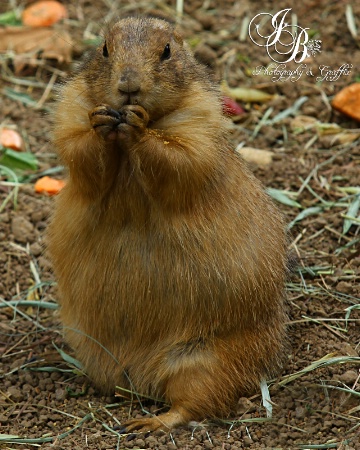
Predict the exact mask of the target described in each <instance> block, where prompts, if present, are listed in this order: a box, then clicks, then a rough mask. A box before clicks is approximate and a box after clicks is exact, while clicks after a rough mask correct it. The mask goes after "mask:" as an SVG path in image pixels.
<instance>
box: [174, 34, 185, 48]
mask: <svg viewBox="0 0 360 450" xmlns="http://www.w3.org/2000/svg"><path fill="white" fill-rule="evenodd" d="M174 39H175V41H176V42H177V43H178V44H179V45H183V44H184V41H183V38H182V36H181V34H180V33H179V32H178V31H177V30H174Z"/></svg>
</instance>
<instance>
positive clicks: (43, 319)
mask: <svg viewBox="0 0 360 450" xmlns="http://www.w3.org/2000/svg"><path fill="white" fill-rule="evenodd" d="M25 3H26V2H25ZM64 3H65V2H64ZM184 3H185V14H184V18H183V21H182V22H181V23H180V26H179V28H180V29H181V31H182V33H183V35H184V36H185V38H186V40H187V41H188V42H189V43H190V45H191V46H193V48H194V49H195V52H196V54H197V56H198V58H199V59H200V60H201V61H202V62H204V63H206V64H207V65H208V66H209V67H210V68H211V70H212V71H213V73H214V76H215V78H216V79H217V80H220V79H223V78H225V79H226V80H227V82H228V84H229V86H231V87H237V86H242V87H252V88H261V89H263V90H264V91H265V92H268V93H271V94H276V95H275V96H274V97H273V98H272V99H271V100H270V101H268V102H266V103H263V104H262V103H246V102H243V103H242V106H243V108H244V109H245V111H246V112H245V114H244V115H242V116H241V117H240V118H239V119H238V120H235V121H234V126H233V129H232V131H231V136H230V139H231V141H232V143H233V145H234V147H236V146H238V145H239V144H240V143H242V144H243V145H244V146H246V147H254V148H258V149H263V150H271V151H272V152H273V160H272V162H271V164H269V165H266V166H257V165H255V164H254V165H252V169H253V170H254V172H255V174H256V176H257V177H258V178H260V179H261V180H262V182H263V183H264V185H265V187H267V188H270V187H271V188H275V189H279V190H284V191H291V192H294V193H297V194H298V195H297V197H296V201H297V202H299V203H300V204H301V205H302V207H303V208H304V209H307V208H310V207H314V206H318V207H319V206H322V208H321V210H318V212H317V214H314V215H311V216H308V217H305V218H304V219H303V220H301V221H297V222H296V223H295V225H294V226H292V227H291V229H290V235H291V242H292V243H291V248H292V249H293V252H294V254H297V255H298V257H299V267H298V268H297V269H296V270H294V274H293V275H292V277H291V279H290V280H289V282H288V289H287V292H288V314H289V329H288V336H289V342H290V344H291V345H290V351H289V353H288V363H287V365H286V367H284V369H283V372H282V373H281V374H280V376H279V379H278V380H273V382H272V383H271V384H270V394H271V400H272V402H273V417H272V419H271V420H270V419H267V417H266V411H265V409H264V407H263V406H262V403H261V395H260V392H259V393H256V394H255V395H254V396H253V397H251V398H249V399H245V398H242V399H240V400H239V405H238V414H237V416H236V417H232V418H231V419H234V421H230V420H229V421H225V422H216V423H215V422H210V421H207V422H204V423H199V424H191V425H192V426H189V427H182V428H179V429H176V430H172V431H171V433H170V432H156V433H153V434H141V433H140V434H136V433H132V434H125V435H121V434H118V431H119V430H120V429H121V422H122V421H123V420H125V419H126V418H127V417H129V416H130V417H135V416H137V415H138V414H144V412H143V411H142V407H143V408H144V409H146V410H149V411H150V412H152V413H153V412H157V411H159V410H160V409H163V408H165V407H166V406H164V405H163V404H154V403H153V402H151V401H144V403H143V404H142V405H140V404H139V403H138V402H137V401H136V400H134V401H133V402H129V401H125V400H123V399H122V398H121V395H120V392H118V393H117V394H116V396H114V397H110V398H105V397H102V396H101V395H100V394H99V393H98V392H97V391H96V389H95V388H94V387H93V386H92V385H91V382H90V381H89V380H88V379H87V378H86V376H85V375H84V374H81V373H80V371H79V370H78V369H76V368H75V367H74V365H73V364H72V360H71V359H69V357H68V356H67V355H70V356H71V355H72V353H71V349H69V348H68V347H67V346H66V344H65V343H64V341H63V338H62V333H61V326H60V323H59V321H58V313H57V311H56V310H55V309H49V308H47V307H45V308H44V307H39V306H38V304H39V301H40V300H41V301H42V302H50V303H51V302H52V304H54V303H55V302H56V298H57V293H56V284H55V282H54V277H53V275H52V272H51V262H50V261H49V260H48V258H47V256H46V253H44V232H45V229H46V225H47V221H48V217H49V214H50V213H51V211H52V209H53V202H54V198H53V197H47V196H44V195H39V194H35V192H34V181H35V179H36V178H37V177H39V176H40V175H41V174H42V173H43V172H44V171H45V170H47V169H51V168H53V169H54V171H55V174H56V176H58V177H64V176H65V174H64V173H63V172H62V169H61V167H59V162H58V161H57V160H56V156H55V155H54V149H53V148H52V145H51V141H50V130H51V107H52V102H53V100H54V97H55V93H54V90H52V91H51V92H50V94H49V96H48V97H47V99H46V102H45V103H44V107H45V111H44V109H36V108H33V107H32V106H29V105H27V106H26V105H24V104H23V103H21V102H20V101H18V100H13V99H11V98H9V96H8V95H5V93H3V95H2V99H1V110H0V123H3V122H4V121H6V123H7V124H15V125H16V126H17V129H18V130H19V131H20V132H21V133H22V135H23V136H24V138H25V141H26V145H27V148H28V149H30V151H31V152H32V153H34V154H35V155H36V157H37V158H38V160H39V163H40V168H39V170H38V171H35V172H34V171H31V172H30V171H29V172H28V173H27V175H28V178H27V181H26V182H25V183H24V184H21V186H20V187H19V188H18V193H17V201H16V202H14V198H13V197H12V198H11V199H10V201H8V202H7V203H6V204H5V200H6V199H7V197H8V195H9V194H10V193H14V187H13V186H11V185H9V183H6V180H5V176H3V175H4V174H3V173H0V175H1V177H2V178H0V207H1V213H0V306H6V307H1V308H0V319H1V321H0V354H1V365H0V386H1V387H0V433H2V434H8V435H14V436H17V437H18V439H24V441H23V442H24V443H21V441H19V440H16V439H14V438H9V437H8V438H7V439H5V440H4V439H3V440H1V439H2V437H1V434H0V448H4V449H10V448H14V449H15V448H16V449H17V448H21V449H28V448H34V446H36V447H41V448H44V449H45V448H49V449H50V448H51V449H54V450H56V449H84V448H89V449H115V448H116V449H126V448H134V449H143V448H144V449H145V448H153V449H159V450H165V449H169V450H172V449H196V450H200V449H203V448H204V449H212V448H214V449H224V450H235V449H240V448H250V449H258V448H265V449H275V448H276V449H293V448H304V449H306V448H337V449H342V450H345V449H347V450H351V449H360V406H359V396H360V382H359V375H360V371H359V367H360V360H359V352H360V322H359V321H360V309H359V308H358V309H356V305H357V306H358V307H359V304H360V300H359V298H360V283H359V281H360V250H359V237H360V236H359V230H360V227H359V225H356V224H355V223H354V224H352V226H351V228H350V229H349V230H348V231H347V233H346V234H344V233H343V224H344V218H343V215H344V214H345V215H346V214H347V210H348V206H349V204H350V201H351V200H352V198H351V197H349V199H348V200H347V199H346V197H347V196H350V195H351V194H352V193H354V192H355V191H351V189H350V188H355V187H357V188H358V189H359V186H360V170H359V162H360V150H359V140H356V139H355V140H353V142H347V143H346V142H344V141H341V139H343V137H344V136H343V135H341V134H339V129H337V130H335V129H334V126H336V125H338V126H340V127H341V128H342V129H345V130H356V129H358V128H360V127H359V123H357V122H355V121H353V120H352V119H349V118H347V117H346V116H344V115H342V114H340V113H338V112H336V111H334V110H333V109H332V108H331V106H330V103H329V102H330V101H331V99H332V97H333V95H334V94H335V93H337V92H338V91H339V90H340V89H341V88H343V87H344V86H346V85H348V84H350V83H352V82H355V81H357V79H358V78H357V77H359V67H360V46H359V42H360V40H359V39H360V38H359V35H358V36H357V38H356V37H352V35H351V33H350V31H349V28H348V25H347V20H346V16H345V10H346V7H347V6H348V4H350V2H348V1H345V0H344V1H327V0H305V1H303V2H294V1H290V2H285V1H282V0H281V1H278V2H271V1H267V0H261V1H259V0H256V1H252V2H250V1H246V0H243V1H241V2H240V1H230V0H222V1H221V2H215V1H213V0H206V1H203V0H199V1H197V0H188V1H185V2H184ZM66 4H67V7H68V9H69V20H67V21H66V22H65V24H63V25H61V26H62V27H63V28H66V29H67V30H68V31H69V33H70V35H71V36H72V37H73V39H74V43H75V44H74V58H75V61H77V60H78V59H79V56H80V53H82V52H84V51H85V50H86V46H85V44H84V39H88V38H89V33H93V35H94V36H95V35H97V34H98V33H100V32H101V27H102V24H104V18H107V19H109V18H111V15H112V14H114V11H115V12H116V14H119V15H124V14H126V13H128V12H129V11H130V12H136V13H143V12H151V13H156V14H157V15H167V16H169V15H170V16H171V15H172V16H173V17H175V15H174V9H175V1H169V2H167V3H162V2H160V1H157V2H155V3H152V4H150V3H148V4H146V3H140V4H138V6H136V5H135V4H134V2H133V1H131V0H126V1H122V2H121V7H120V6H119V4H120V2H118V3H116V2H112V1H110V2H103V3H98V4H97V5H96V6H94V4H93V2H88V1H86V0H78V1H76V2H67V3H66ZM11 5H12V2H10V1H9V2H6V1H4V2H2V3H1V5H0V13H3V12H5V11H7V10H10V9H11ZM105 5H107V6H105ZM111 5H112V6H113V9H112V10H111V9H109V8H110V6H111ZM284 8H292V13H296V15H297V21H298V24H299V25H301V26H302V27H304V28H305V27H307V28H309V35H310V34H311V36H313V39H319V40H321V52H317V53H316V54H315V56H313V57H311V58H307V59H306V61H305V63H306V65H307V69H309V68H310V69H311V73H310V72H307V73H304V74H303V75H302V76H301V77H299V78H298V79H294V78H293V79H292V80H291V79H288V80H280V79H277V80H275V81H274V80H273V79H272V78H271V76H268V75H266V74H264V73H261V74H258V75H256V74H254V70H255V68H256V67H258V66H267V65H268V64H269V63H270V62H271V61H270V58H269V56H268V55H267V53H266V49H265V48H264V47H259V46H256V45H255V44H254V43H253V42H251V40H250V38H249V35H248V34H247V33H245V38H244V40H241V39H239V36H240V34H241V33H240V32H241V27H242V24H243V20H244V18H245V17H248V18H249V19H251V18H253V17H254V16H255V15H256V14H259V13H262V12H263V13H264V12H269V13H272V14H274V13H276V12H278V11H280V10H282V9H284ZM352 9H353V15H354V17H355V23H356V25H357V28H358V29H360V3H359V2H352ZM286 20H287V21H290V20H291V18H290V16H288V17H287V19H286ZM90 37H93V36H92V35H91V36H90ZM1 61H2V81H1V83H2V88H11V89H14V90H16V91H17V92H21V93H26V94H28V95H30V96H31V97H32V98H33V99H35V100H36V101H38V100H39V99H40V98H41V96H42V94H43V92H44V88H43V87H42V88H38V87H36V86H35V87H31V86H25V85H24V84H16V83H15V81H14V78H9V74H11V71H12V69H13V66H12V63H11V61H9V60H8V59H6V58H3V59H1ZM344 64H345V65H346V64H347V65H352V67H351V68H349V72H350V73H349V74H348V75H346V74H344V73H343V74H341V75H340V76H338V77H337V76H336V74H333V79H332V80H331V79H330V75H329V73H328V75H327V76H326V77H325V78H324V76H325V70H326V69H323V72H322V73H321V71H320V69H319V68H320V66H327V67H328V68H329V69H332V70H336V69H338V68H339V67H341V66H342V65H344ZM296 66H297V65H296V64H295V63H289V64H288V67H293V68H294V67H296ZM55 68H56V69H57V72H56V74H57V80H56V81H57V82H61V81H62V80H63V75H64V76H66V73H67V72H68V71H69V69H70V67H69V66H66V65H60V64H59V63H58V62H56V61H47V62H46V64H45V65H38V66H37V67H36V68H35V69H34V68H31V67H28V66H27V67H25V68H24V69H23V71H22V73H21V74H20V75H18V76H17V80H20V81H24V80H25V81H26V80H32V81H34V80H35V81H38V82H40V81H41V82H43V83H45V86H46V83H48V81H49V79H50V77H51V75H52V74H53V73H54V70H51V69H55ZM319 76H320V78H322V79H321V80H319V79H317V77H319ZM3 92H4V91H3ZM305 96H306V97H307V99H306V101H305V102H304V103H303V104H302V105H301V106H300V107H299V108H298V110H295V111H293V114H290V115H285V117H283V118H280V119H279V120H277V121H273V122H272V123H271V122H270V121H269V120H268V122H266V117H268V119H269V117H270V119H273V118H274V117H276V115H277V114H278V113H280V112H284V111H286V110H287V109H288V108H290V107H293V106H294V105H296V101H297V100H299V99H301V98H303V97H305ZM269 108H272V110H271V111H270V112H271V114H270V112H269ZM268 114H270V116H269V115H268ZM299 115H305V116H307V117H310V118H313V119H316V120H317V121H318V122H319V123H321V124H329V123H331V124H333V125H332V127H330V128H329V127H325V125H323V126H318V127H312V128H309V129H305V130H300V128H299V127H298V126H296V125H295V123H294V116H296V117H297V118H298V119H299ZM329 129H330V130H332V131H333V132H334V133H333V134H331V133H330V132H328V133H326V132H324V130H328V131H329ZM321 131H322V132H321ZM340 131H341V130H340ZM344 189H345V190H344ZM344 199H345V200H344ZM279 207H280V209H281V210H282V212H283V214H284V215H285V218H286V221H287V222H288V223H291V221H293V220H294V218H295V217H296V216H297V214H298V213H299V212H300V209H298V208H296V207H294V206H289V205H284V204H283V203H279ZM259 214H261V211H259ZM14 300H23V301H24V303H25V305H24V304H22V305H21V306H18V307H16V308H15V307H11V306H9V305H5V304H4V302H6V301H14ZM31 301H35V303H30V302H31ZM26 302H29V303H26ZM349 307H353V308H351V310H350V315H349V317H348V318H349V320H347V321H346V320H345V318H346V308H349ZM62 352H65V353H62ZM325 357H328V358H332V359H330V360H329V362H330V364H329V365H326V364H322V365H321V367H317V368H313V370H308V371H306V372H305V373H304V374H303V375H302V376H300V377H297V378H295V379H293V378H291V377H290V378H289V375H292V374H294V373H296V372H298V371H301V370H303V369H305V368H308V367H309V366H310V365H312V364H314V363H316V362H318V361H319V360H320V359H321V358H325ZM335 358H338V359H335ZM324 361H325V360H324ZM324 361H323V362H324ZM336 362H341V363H339V364H336ZM64 434H65V435H64ZM31 439H34V440H33V441H31Z"/></svg>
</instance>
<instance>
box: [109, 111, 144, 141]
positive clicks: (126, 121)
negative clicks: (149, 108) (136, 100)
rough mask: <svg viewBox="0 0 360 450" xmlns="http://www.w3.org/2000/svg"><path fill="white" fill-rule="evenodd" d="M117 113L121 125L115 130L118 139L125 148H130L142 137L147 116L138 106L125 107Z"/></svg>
mask: <svg viewBox="0 0 360 450" xmlns="http://www.w3.org/2000/svg"><path fill="white" fill-rule="evenodd" d="M119 113H120V116H121V123H120V125H119V126H118V128H117V130H118V139H119V141H120V142H121V144H122V145H123V146H124V147H125V148H131V147H132V146H133V145H135V144H136V143H137V142H139V140H140V139H141V138H142V136H143V135H144V133H145V130H146V127H147V124H148V122H149V114H148V113H147V112H146V111H145V109H144V108H143V107H142V106H140V105H125V106H123V107H122V108H121V109H120V111H119Z"/></svg>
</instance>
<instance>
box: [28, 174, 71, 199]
mask: <svg viewBox="0 0 360 450" xmlns="http://www.w3.org/2000/svg"><path fill="white" fill-rule="evenodd" d="M64 186H65V181H63V180H56V179H55V178H50V177H42V178H39V179H38V180H37V182H36V183H35V192H38V193H40V194H49V195H54V194H58V193H59V192H60V191H61V189H62V188H63V187H64Z"/></svg>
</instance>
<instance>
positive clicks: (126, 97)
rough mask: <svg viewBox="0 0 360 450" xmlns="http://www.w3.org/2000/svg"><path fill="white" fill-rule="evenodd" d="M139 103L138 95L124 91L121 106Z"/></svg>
mask: <svg viewBox="0 0 360 450" xmlns="http://www.w3.org/2000/svg"><path fill="white" fill-rule="evenodd" d="M138 104H139V99H138V98H137V95H135V94H124V93H122V98H121V106H125V105H138Z"/></svg>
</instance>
